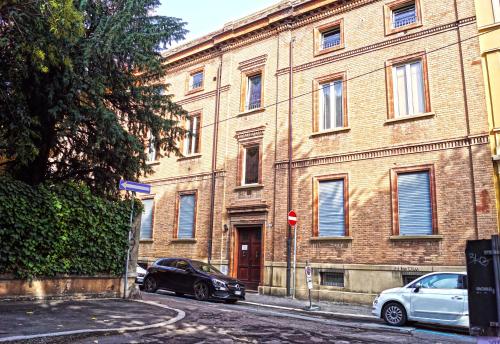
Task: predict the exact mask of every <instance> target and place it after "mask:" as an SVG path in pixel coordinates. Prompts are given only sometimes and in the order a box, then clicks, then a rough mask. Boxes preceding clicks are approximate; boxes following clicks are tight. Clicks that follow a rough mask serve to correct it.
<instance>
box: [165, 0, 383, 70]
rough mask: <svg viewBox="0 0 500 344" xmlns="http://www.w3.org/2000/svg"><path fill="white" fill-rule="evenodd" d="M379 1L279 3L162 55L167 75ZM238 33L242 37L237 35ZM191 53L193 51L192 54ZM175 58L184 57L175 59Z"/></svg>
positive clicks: (299, 0) (306, 0)
mask: <svg viewBox="0 0 500 344" xmlns="http://www.w3.org/2000/svg"><path fill="white" fill-rule="evenodd" d="M378 1H381V0H348V1H345V0H342V1H339V0H330V1H329V0H321V1H319V0H298V1H297V0H296V1H288V2H282V3H280V4H278V5H277V6H276V7H275V8H272V9H271V10H270V12H269V13H268V14H265V15H264V16H252V15H251V16H249V17H247V18H245V20H239V21H236V22H234V23H230V24H228V25H226V26H225V27H224V28H223V29H222V30H218V31H215V32H213V33H211V34H208V35H205V36H204V37H202V38H200V39H197V40H195V41H193V42H188V43H186V44H185V45H182V46H179V47H177V48H175V49H172V50H171V51H168V52H167V54H166V55H165V60H166V65H165V66H166V68H167V69H168V71H169V72H174V71H178V70H181V69H183V68H187V67H190V66H192V65H195V64H197V63H201V62H203V61H206V60H209V59H212V58H214V57H217V56H218V55H220V54H221V53H223V52H227V51H229V50H232V49H235V48H240V47H242V46H245V45H248V44H251V43H254V42H256V41H261V40H264V39H267V38H269V37H272V36H275V35H277V34H278V33H280V32H283V31H287V30H293V29H295V28H299V27H301V26H305V25H308V24H310V23H312V22H315V21H318V20H321V19H324V18H327V17H329V16H332V15H336V14H339V13H343V12H347V11H350V10H352V9H355V8H357V7H361V6H364V5H367V4H370V3H373V2H378ZM312 3H317V5H314V6H310V4H312ZM308 6H309V9H308ZM273 11H274V12H273ZM263 22H265V23H263ZM253 23H254V24H255V28H254V29H252V28H251V27H250V26H251V25H252V24H253ZM243 26H245V27H247V26H248V29H245V30H242V27H243ZM239 31H242V32H244V33H239ZM197 46H200V47H203V46H206V48H204V49H203V48H199V49H198V50H196V47H197ZM190 50H193V52H192V53H191V54H190V53H189V51H190ZM175 55H184V56H183V57H180V58H178V59H175V58H174V56H175ZM169 60H170V61H169Z"/></svg>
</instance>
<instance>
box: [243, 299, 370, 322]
mask: <svg viewBox="0 0 500 344" xmlns="http://www.w3.org/2000/svg"><path fill="white" fill-rule="evenodd" d="M245 302H246V303H249V304H254V305H257V304H258V305H260V306H263V307H265V306H272V307H285V308H293V309H294V310H303V309H304V308H306V307H308V306H309V301H308V300H298V299H292V298H287V297H278V296H268V295H259V294H256V293H247V294H246V295H245ZM245 302H242V303H245ZM313 305H315V306H319V307H320V309H319V310H318V311H313V312H312V313H320V314H321V313H323V314H325V315H327V313H330V315H332V316H334V315H335V316H340V317H357V318H363V319H365V320H373V321H377V318H376V317H375V316H372V314H371V310H372V308H371V306H368V305H366V306H365V305H354V304H346V303H339V302H328V301H320V302H314V301H313Z"/></svg>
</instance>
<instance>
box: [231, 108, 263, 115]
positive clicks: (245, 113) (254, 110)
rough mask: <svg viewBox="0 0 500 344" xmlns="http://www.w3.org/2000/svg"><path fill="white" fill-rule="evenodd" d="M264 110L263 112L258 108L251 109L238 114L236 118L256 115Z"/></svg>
mask: <svg viewBox="0 0 500 344" xmlns="http://www.w3.org/2000/svg"><path fill="white" fill-rule="evenodd" d="M264 110H265V108H263V107H260V108H256V109H252V110H247V111H243V112H240V113H239V114H238V115H237V116H238V117H243V116H247V115H251V114H254V113H257V112H262V111H264Z"/></svg>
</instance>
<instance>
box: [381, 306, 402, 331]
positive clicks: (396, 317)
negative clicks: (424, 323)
mask: <svg viewBox="0 0 500 344" xmlns="http://www.w3.org/2000/svg"><path fill="white" fill-rule="evenodd" d="M382 317H383V318H384V320H385V322H386V323H387V324H389V325H391V326H403V325H404V324H405V323H406V320H407V318H406V310H405V308H404V307H403V305H401V304H400V303H397V302H390V303H388V304H387V305H385V306H384V309H383V310H382Z"/></svg>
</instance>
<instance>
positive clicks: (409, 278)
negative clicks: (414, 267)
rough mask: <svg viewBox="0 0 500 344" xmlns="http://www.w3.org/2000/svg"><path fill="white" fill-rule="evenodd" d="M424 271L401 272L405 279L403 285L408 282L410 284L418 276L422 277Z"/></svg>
mask: <svg viewBox="0 0 500 344" xmlns="http://www.w3.org/2000/svg"><path fill="white" fill-rule="evenodd" d="M423 275H425V274H423V273H417V272H410V273H408V272H403V273H402V274H401V278H402V279H403V286H405V285H407V284H410V283H411V282H413V281H414V280H416V279H417V278H420V277H422V276H423Z"/></svg>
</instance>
